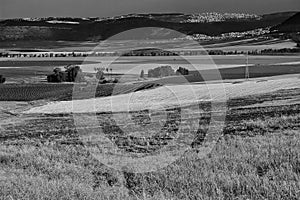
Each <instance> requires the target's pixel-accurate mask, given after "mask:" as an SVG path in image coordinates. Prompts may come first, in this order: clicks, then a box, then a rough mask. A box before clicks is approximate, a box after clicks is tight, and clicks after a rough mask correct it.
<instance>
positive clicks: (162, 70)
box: [148, 66, 175, 78]
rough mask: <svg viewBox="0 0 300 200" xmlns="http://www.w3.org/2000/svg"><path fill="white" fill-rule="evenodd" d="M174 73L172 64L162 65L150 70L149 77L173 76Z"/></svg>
mask: <svg viewBox="0 0 300 200" xmlns="http://www.w3.org/2000/svg"><path fill="white" fill-rule="evenodd" d="M173 75H175V71H174V69H173V68H172V67H171V66H160V67H156V68H154V69H150V70H148V77H149V78H157V77H165V76H173Z"/></svg>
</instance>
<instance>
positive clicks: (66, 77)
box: [47, 65, 84, 83]
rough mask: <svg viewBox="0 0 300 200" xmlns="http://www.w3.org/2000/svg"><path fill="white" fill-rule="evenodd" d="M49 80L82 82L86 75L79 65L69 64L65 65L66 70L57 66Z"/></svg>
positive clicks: (55, 81)
mask: <svg viewBox="0 0 300 200" xmlns="http://www.w3.org/2000/svg"><path fill="white" fill-rule="evenodd" d="M47 81H48V82H52V83H53V82H54V83H59V82H75V81H76V82H82V81H84V77H83V74H82V70H81V69H80V67H79V66H73V65H68V66H67V67H65V71H61V69H60V68H55V69H54V70H53V74H50V75H48V76H47Z"/></svg>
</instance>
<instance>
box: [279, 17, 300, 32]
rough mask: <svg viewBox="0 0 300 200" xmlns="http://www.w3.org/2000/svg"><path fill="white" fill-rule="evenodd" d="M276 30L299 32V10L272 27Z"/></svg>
mask: <svg viewBox="0 0 300 200" xmlns="http://www.w3.org/2000/svg"><path fill="white" fill-rule="evenodd" d="M273 30H276V31H278V32H283V33H285V32H300V12H298V13H296V14H295V15H293V16H292V17H290V18H289V19H287V20H286V21H284V22H283V23H281V24H280V25H278V26H275V27H273Z"/></svg>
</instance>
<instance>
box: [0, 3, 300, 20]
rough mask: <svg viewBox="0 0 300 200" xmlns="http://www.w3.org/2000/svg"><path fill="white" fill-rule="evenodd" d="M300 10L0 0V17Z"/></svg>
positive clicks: (292, 7) (288, 7)
mask: <svg viewBox="0 0 300 200" xmlns="http://www.w3.org/2000/svg"><path fill="white" fill-rule="evenodd" d="M281 11H300V0H0V18H22V17H48V16H62V17H66V16H70V17H111V16H117V15H123V14H129V13H165V12H180V13H202V12H221V13H224V12H239V13H240V12H243V13H255V14H266V13H272V12H281Z"/></svg>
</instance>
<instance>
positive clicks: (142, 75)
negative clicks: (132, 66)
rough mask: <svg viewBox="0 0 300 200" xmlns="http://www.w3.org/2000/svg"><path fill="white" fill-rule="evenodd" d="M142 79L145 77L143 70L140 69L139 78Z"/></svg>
mask: <svg viewBox="0 0 300 200" xmlns="http://www.w3.org/2000/svg"><path fill="white" fill-rule="evenodd" d="M144 77H145V72H144V70H143V69H142V71H141V75H140V78H144Z"/></svg>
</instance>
